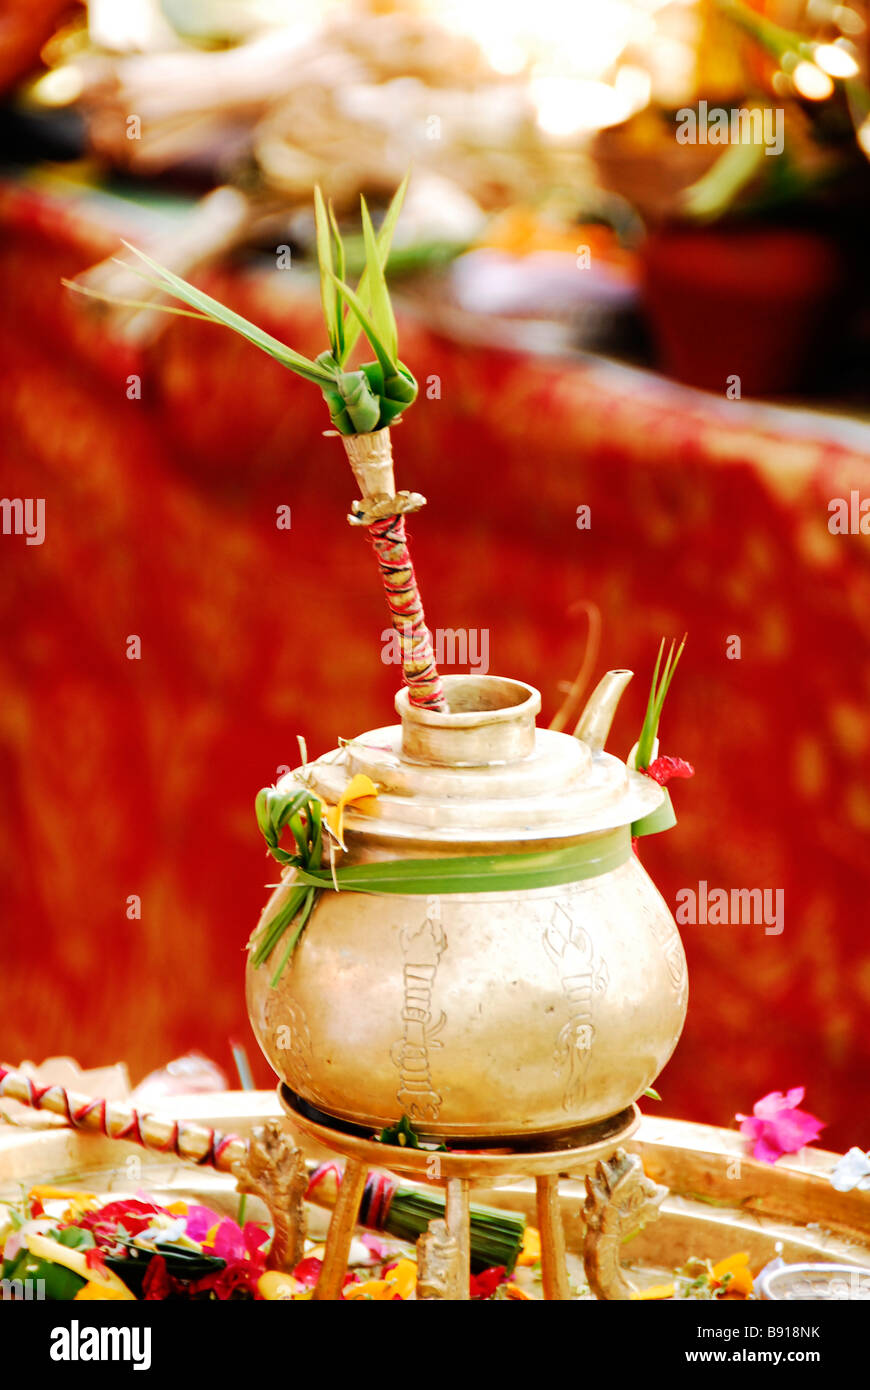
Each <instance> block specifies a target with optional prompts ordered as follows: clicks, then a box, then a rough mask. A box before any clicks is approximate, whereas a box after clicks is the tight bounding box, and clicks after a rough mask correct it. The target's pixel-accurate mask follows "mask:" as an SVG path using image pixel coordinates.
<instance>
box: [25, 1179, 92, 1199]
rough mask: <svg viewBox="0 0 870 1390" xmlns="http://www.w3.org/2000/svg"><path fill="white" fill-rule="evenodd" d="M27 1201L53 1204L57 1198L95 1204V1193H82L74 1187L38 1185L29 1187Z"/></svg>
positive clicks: (48, 1184)
mask: <svg viewBox="0 0 870 1390" xmlns="http://www.w3.org/2000/svg"><path fill="white" fill-rule="evenodd" d="M27 1196H28V1199H29V1200H31V1201H32V1200H33V1199H34V1198H38V1199H39V1201H40V1202H54V1201H57V1200H58V1198H63V1197H69V1198H70V1199H71V1200H73V1201H76V1202H95V1201H96V1200H97V1194H96V1192H82V1191H81V1190H80V1189H79V1188H75V1187H52V1186H51V1184H50V1183H39V1184H37V1186H36V1187H31V1189H30V1191H29V1192H28V1194H27Z"/></svg>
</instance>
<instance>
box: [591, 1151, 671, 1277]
mask: <svg viewBox="0 0 870 1390" xmlns="http://www.w3.org/2000/svg"><path fill="white" fill-rule="evenodd" d="M667 1191H668V1189H667V1188H666V1187H661V1186H660V1185H659V1184H658V1183H655V1182H653V1181H652V1179H651V1178H648V1177H646V1175H645V1174H644V1171H643V1167H642V1165H641V1161H640V1159H639V1158H637V1157H636V1156H635V1155H631V1156H630V1157H629V1155H628V1154H626V1152H625V1150H624V1149H617V1150H616V1152H615V1153H614V1155H613V1157H612V1158H610V1159H608V1160H607V1161H606V1162H605V1163H597V1164H596V1165H595V1176H594V1178H588V1177H587V1179H586V1201H585V1203H584V1205H583V1215H584V1216H585V1218H586V1238H585V1241H584V1245H583V1263H584V1265H585V1268H586V1278H587V1280H588V1282H589V1287H590V1289H591V1290H592V1292H593V1294H594V1295H595V1297H596V1298H601V1299H619V1300H627V1299H630V1298H633V1297H634V1296H635V1290H634V1288H633V1287H632V1285H631V1284H630V1283H629V1282H628V1280H627V1279H626V1277H625V1275H624V1274H623V1272H622V1269H621V1268H620V1264H619V1257H620V1245H621V1242H622V1241H623V1240H624V1239H625V1237H626V1236H628V1235H630V1234H631V1233H632V1232H633V1231H637V1230H639V1229H640V1228H641V1227H642V1226H645V1225H646V1223H647V1222H648V1221H654V1220H655V1218H656V1217H657V1216H658V1214H659V1208H660V1206H661V1204H662V1202H663V1200H664V1198H665V1197H666V1196H667Z"/></svg>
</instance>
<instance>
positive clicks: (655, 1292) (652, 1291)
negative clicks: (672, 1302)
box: [632, 1284, 676, 1301]
mask: <svg viewBox="0 0 870 1390" xmlns="http://www.w3.org/2000/svg"><path fill="white" fill-rule="evenodd" d="M675 1292H676V1290H675V1286H674V1285H673V1284H650V1286H649V1288H648V1289H641V1290H640V1291H635V1293H633V1294H632V1298H636V1299H642V1300H644V1301H645V1300H646V1299H650V1298H673V1296H674V1293H675Z"/></svg>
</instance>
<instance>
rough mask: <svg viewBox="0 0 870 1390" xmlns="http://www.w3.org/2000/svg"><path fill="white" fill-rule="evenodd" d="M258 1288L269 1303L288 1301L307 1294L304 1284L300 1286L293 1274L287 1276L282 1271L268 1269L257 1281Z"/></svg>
mask: <svg viewBox="0 0 870 1390" xmlns="http://www.w3.org/2000/svg"><path fill="white" fill-rule="evenodd" d="M257 1288H258V1289H259V1291H260V1293H261V1294H262V1295H263V1297H264V1298H265V1299H266V1301H267V1302H269V1303H274V1302H276V1301H277V1300H282V1301H288V1300H289V1299H292V1298H295V1297H296V1295H297V1294H298V1293H304V1292H305V1285H304V1284H300V1282H299V1280H298V1279H294V1278H293V1275H292V1274H285V1273H284V1272H283V1271H282V1270H280V1269H267V1270H266V1272H265V1274H261V1275H260V1277H259V1279H258V1280H257Z"/></svg>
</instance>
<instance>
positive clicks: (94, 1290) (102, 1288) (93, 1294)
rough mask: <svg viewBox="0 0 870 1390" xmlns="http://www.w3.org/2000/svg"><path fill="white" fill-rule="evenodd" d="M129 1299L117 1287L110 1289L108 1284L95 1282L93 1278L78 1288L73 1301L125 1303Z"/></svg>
mask: <svg viewBox="0 0 870 1390" xmlns="http://www.w3.org/2000/svg"><path fill="white" fill-rule="evenodd" d="M128 1301H129V1299H128V1297H127V1296H126V1295H125V1294H122V1293H120V1292H119V1291H118V1289H110V1288H109V1286H108V1284H95V1283H94V1282H93V1280H91V1281H90V1282H89V1283H87V1284H85V1286H84V1288H83V1289H79V1291H78V1293H77V1294H76V1296H75V1298H74V1299H73V1302H74V1303H109V1302H115V1303H127V1302H128Z"/></svg>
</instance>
